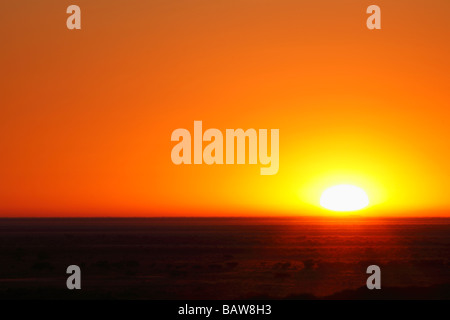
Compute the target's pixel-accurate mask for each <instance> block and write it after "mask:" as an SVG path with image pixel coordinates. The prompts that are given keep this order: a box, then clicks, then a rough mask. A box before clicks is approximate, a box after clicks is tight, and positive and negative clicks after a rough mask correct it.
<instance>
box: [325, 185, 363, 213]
mask: <svg viewBox="0 0 450 320" xmlns="http://www.w3.org/2000/svg"><path fill="white" fill-rule="evenodd" d="M320 205H321V206H322V207H324V208H325V209H328V210H333V211H356V210H360V209H363V208H365V207H367V206H368V205H369V197H368V196H367V194H366V192H365V191H364V190H363V189H361V188H359V187H357V186H353V185H350V184H340V185H337V186H333V187H330V188H328V189H326V190H325V191H324V192H323V193H322V196H321V197H320Z"/></svg>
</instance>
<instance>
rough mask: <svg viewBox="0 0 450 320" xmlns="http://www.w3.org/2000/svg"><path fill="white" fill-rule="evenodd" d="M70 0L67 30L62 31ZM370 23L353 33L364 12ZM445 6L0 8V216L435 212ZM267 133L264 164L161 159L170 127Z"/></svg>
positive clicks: (443, 206)
mask: <svg viewBox="0 0 450 320" xmlns="http://www.w3.org/2000/svg"><path fill="white" fill-rule="evenodd" d="M70 4H78V5H79V6H80V7H81V10H82V30H79V31H69V30H68V29H67V28H66V18H67V16H68V15H67V14H66V13H65V11H66V8H67V6H68V5H70ZM370 4H377V5H379V6H380V7H381V12H382V30H376V31H370V30H368V29H367V28H366V23H365V21H366V18H367V17H368V15H367V14H366V13H365V10H366V8H367V6H369V5H370ZM449 12H450V2H449V1H447V0H440V1H439V0H427V1H425V0H415V1H411V0H409V1H406V0H397V1H378V0H377V1H356V0H353V1H350V0H346V1H335V0H316V1H300V0H270V1H269V0H258V1H257V0H239V1H238V0H236V1H229V0H215V1H210V0H202V1H199V0H189V1H188V0H177V1H173V0H170V1H168V0H158V1H142V0H140V1H137V0H127V1H125V0H124V1H104V0H97V1H80V0H77V1H48V0H43V1H20V2H19V1H10V2H8V3H6V2H2V3H1V4H0V21H1V28H0V38H1V39H2V44H1V48H2V50H1V53H0V57H1V60H0V61H1V70H2V72H1V74H2V76H1V78H0V81H1V94H0V105H1V108H0V133H1V134H0V150H1V156H0V216H69V215H71V216H72V215H79V216H89V215H95V216H105V215H107V216H114V215H124V216H137V215H150V216H151V215H157V216H162V215H181V216H184V215H248V214H257V215H260V214H275V215H286V214H321V213H322V211H320V210H318V209H317V206H318V203H319V197H320V193H321V192H322V191H323V190H324V189H325V188H327V187H329V186H332V185H334V184H340V183H350V184H356V185H358V186H360V187H362V188H363V189H365V190H366V191H367V193H368V195H369V198H370V199H371V204H372V207H371V208H369V209H368V210H367V214H371V215H381V214H382V215H386V214H388V215H389V214H390V215H416V214H418V213H417V212H420V214H425V215H437V214H439V215H449V214H448V213H447V212H450V210H449V209H450V196H449V190H450V181H449V177H450V166H449V163H450V146H449V145H450V142H449V137H450V124H449V117H450V111H449V110H450V109H449V101H450V99H449V98H450V82H449V74H450V61H449V59H448V58H449V56H450V41H449V39H450V22H448V21H449V20H448V13H449ZM194 120H202V121H203V127H204V129H207V128H218V129H221V130H223V131H225V129H227V128H231V129H236V128H243V129H248V128H255V129H258V128H266V129H272V128H277V129H280V169H279V172H278V174H276V175H274V176H261V175H260V174H259V170H260V165H213V166H208V165H200V166H198V165H197V166H194V165H182V166H176V165H174V164H173V163H172V162H171V158H170V153H171V149H172V147H173V146H174V143H173V142H171V141H170V136H171V133H172V131H173V130H175V129H177V128H187V129H189V130H191V131H192V130H193V121H194Z"/></svg>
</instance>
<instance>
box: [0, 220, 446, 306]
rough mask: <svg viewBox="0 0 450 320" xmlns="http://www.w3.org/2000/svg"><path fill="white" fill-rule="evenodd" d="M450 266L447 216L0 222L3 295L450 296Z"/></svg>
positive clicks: (202, 297)
mask: <svg viewBox="0 0 450 320" xmlns="http://www.w3.org/2000/svg"><path fill="white" fill-rule="evenodd" d="M71 264H76V265H79V266H80V267H81V270H82V290H80V291H69V290H67V289H66V284H65V282H66V273H65V272H66V268H67V266H69V265H71ZM371 264H376V265H379V266H380V267H381V270H382V290H380V291H379V292H376V293H374V292H373V291H370V292H369V290H367V289H366V288H365V283H366V279H367V276H368V275H367V274H366V273H365V271H366V268H367V266H369V265H371ZM449 266H450V219H445V218H433V219H432V218H430V219H412V218H408V219H406V218H399V219H392V218H391V219H384V218H383V219H374V218H368V219H363V218H345V219H344V218H341V219H337V218H270V219H265V218H148V219H128V218H126V219H106V218H105V219H0V298H3V299H5V298H39V299H45V298H89V299H91V298H126V299H236V298H276V299H284V298H306V299H312V298H321V297H326V298H373V297H383V298H405V297H406V298H445V299H449V298H450V290H449V287H448V284H449V283H450V268H449ZM361 287H364V288H361Z"/></svg>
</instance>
